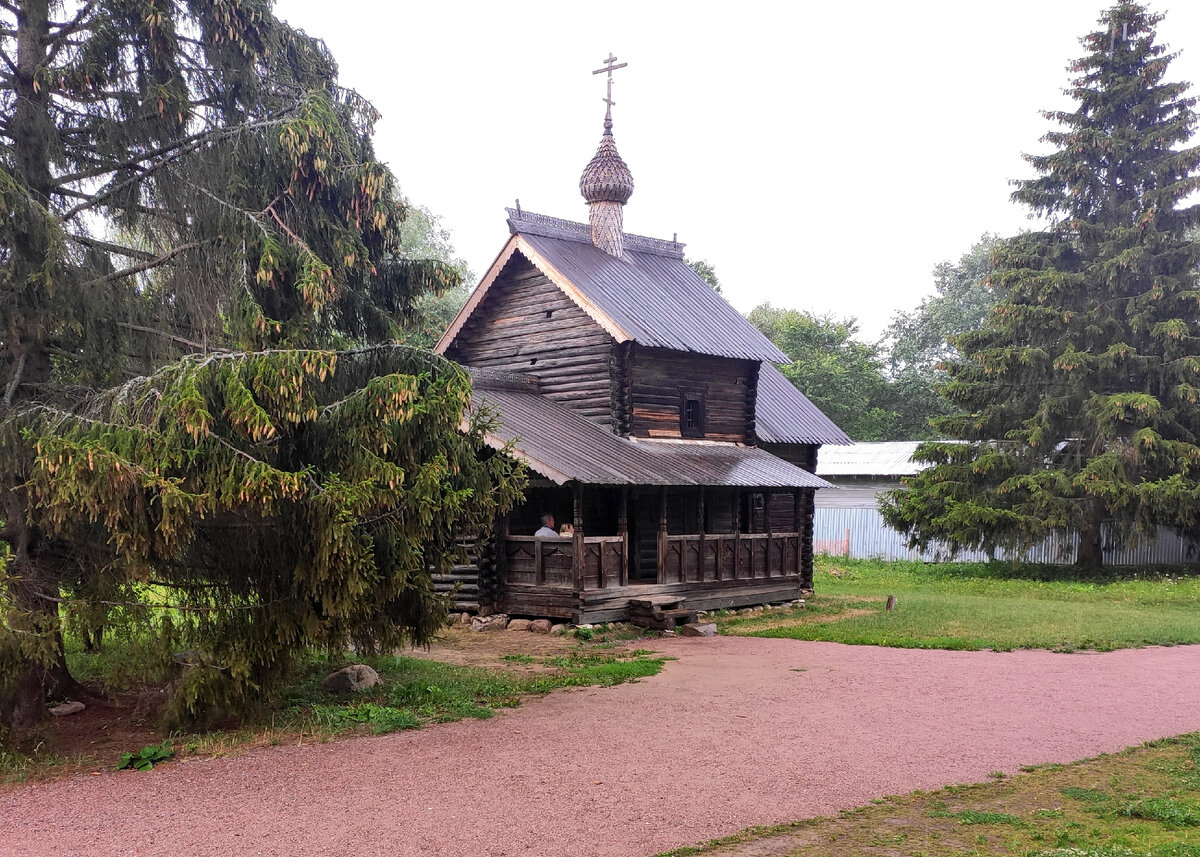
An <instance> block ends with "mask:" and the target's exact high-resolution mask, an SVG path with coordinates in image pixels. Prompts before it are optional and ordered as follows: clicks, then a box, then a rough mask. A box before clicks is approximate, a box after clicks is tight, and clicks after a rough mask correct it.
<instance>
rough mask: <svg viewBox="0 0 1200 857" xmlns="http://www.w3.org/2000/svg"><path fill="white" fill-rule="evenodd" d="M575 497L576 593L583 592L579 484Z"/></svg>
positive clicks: (581, 511)
mask: <svg viewBox="0 0 1200 857" xmlns="http://www.w3.org/2000/svg"><path fill="white" fill-rule="evenodd" d="M572 493H573V494H574V495H575V497H574V499H575V521H574V523H573V524H572V526H573V527H574V529H575V532H574V533H573V534H572V535H571V540H572V545H571V548H572V550H571V553H572V554H573V555H572V557H571V570H572V571H574V572H575V591H576V592H579V593H581V594H582V592H583V561H584V556H583V486H582V485H581V484H579V483H578V482H576V483H575V486H574V488H572Z"/></svg>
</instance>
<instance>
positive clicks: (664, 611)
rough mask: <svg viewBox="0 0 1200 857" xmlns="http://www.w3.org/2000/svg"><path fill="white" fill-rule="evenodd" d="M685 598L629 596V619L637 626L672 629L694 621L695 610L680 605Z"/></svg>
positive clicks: (661, 629)
mask: <svg viewBox="0 0 1200 857" xmlns="http://www.w3.org/2000/svg"><path fill="white" fill-rule="evenodd" d="M685 600H686V599H684V598H680V597H679V596H671V595H659V596H655V597H651V598H631V599H629V621H630V622H632V623H633V624H634V625H637V626H638V627H639V628H651V629H653V630H655V631H674V630H675V626H676V625H686V624H688V623H689V622H695V621H696V611H695V610H689V609H688V608H686V607H684V606H682V605H683V602H684V601H685Z"/></svg>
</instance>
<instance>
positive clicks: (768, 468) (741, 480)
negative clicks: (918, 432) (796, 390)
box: [468, 368, 830, 488]
mask: <svg viewBox="0 0 1200 857" xmlns="http://www.w3.org/2000/svg"><path fill="white" fill-rule="evenodd" d="M468 371H470V372H471V376H472V380H473V382H474V391H473V392H472V394H471V409H472V411H478V410H479V409H481V408H488V409H489V410H490V411H491V412H492V413H493V415H494V416H495V417H496V418H497V419H498V421H499V424H498V425H496V426H495V427H494V428H493V429H492V430H491V431H490V432H488V434H487V441H488V443H489V444H490V445H491V446H493V447H495V448H496V449H501V448H504V446H505V445H506V444H508V443H510V442H511V443H513V444H514V446H513V448H512V449H511V450H510V454H511V455H513V456H514V457H515V458H519V459H521V460H522V461H524V462H525V463H526V464H528V465H529V467H530V468H531V469H532V470H534V471H536V472H537V473H540V474H541V475H543V476H545V477H547V478H549V479H551V480H553V481H554V482H557V483H558V484H559V485H562V484H564V483H566V482H570V481H572V480H574V481H578V482H582V483H585V484H590V485H706V486H728V487H744V488H828V487H830V485H829V483H827V482H826V481H825V480H823V479H821V478H820V477H817V476H814V475H813V474H811V473H808V472H806V471H804V470H801V469H800V468H799V467H795V466H794V465H791V464H788V463H787V462H786V461H784V460H782V459H780V458H776V457H775V456H773V455H771V454H770V453H768V452H766V451H764V450H762V449H757V448H754V447H746V446H740V445H738V444H732V443H713V442H705V441H694V440H693V441H684V440H681V441H657V440H634V439H628V438H623V437H618V436H617V435H615V434H613V433H612V432H610V431H608V430H607V429H604V428H601V427H600V426H598V425H596V424H595V423H593V422H591V421H589V420H587V419H585V418H584V417H582V416H580V415H579V414H577V413H576V412H575V411H573V410H571V409H570V408H568V407H566V406H564V405H561V404H559V403H557V402H555V401H553V400H551V399H548V398H546V397H545V396H542V395H540V394H539V393H538V392H537V382H536V381H535V380H534V379H533V378H531V377H530V376H527V375H521V374H517V373H508V372H497V371H495V370H481V369H474V368H469V370H468Z"/></svg>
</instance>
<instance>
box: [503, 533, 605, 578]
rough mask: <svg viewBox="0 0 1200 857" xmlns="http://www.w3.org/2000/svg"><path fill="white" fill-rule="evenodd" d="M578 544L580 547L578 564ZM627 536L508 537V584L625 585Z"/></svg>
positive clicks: (506, 576)
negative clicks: (576, 551)
mask: <svg viewBox="0 0 1200 857" xmlns="http://www.w3.org/2000/svg"><path fill="white" fill-rule="evenodd" d="M576 545H580V546H581V548H582V549H581V551H580V558H581V562H580V563H579V566H578V567H576V565H575V561H574V560H575V549H576ZM626 556H628V552H627V547H626V537H625V536H584V537H583V538H582V539H578V538H574V539H573V538H570V537H567V538H559V539H539V538H535V537H533V536H509V537H508V538H507V539H506V540H505V546H504V559H505V572H504V579H505V582H506V583H509V584H516V585H532V586H542V587H549V588H551V589H559V588H561V589H571V590H583V589H608V588H610V587H613V586H625V585H626V584H627V583H628V582H629V580H628V577H627V573H626V562H625V557H626Z"/></svg>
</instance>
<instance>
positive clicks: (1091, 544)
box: [1075, 501, 1104, 571]
mask: <svg viewBox="0 0 1200 857" xmlns="http://www.w3.org/2000/svg"><path fill="white" fill-rule="evenodd" d="M1103 565H1104V544H1103V541H1102V540H1101V537H1100V509H1099V508H1097V504H1096V503H1095V502H1094V501H1093V502H1089V503H1088V509H1087V513H1086V516H1085V517H1084V520H1083V523H1082V524H1081V525H1080V527H1079V548H1078V549H1077V550H1076V552H1075V566H1076V567H1077V568H1080V569H1083V570H1085V571H1098V570H1099V569H1100V568H1101V567H1102V566H1103Z"/></svg>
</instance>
